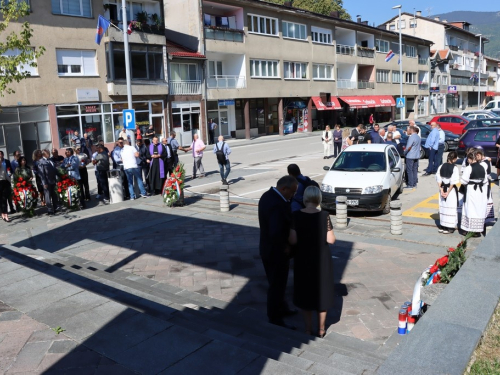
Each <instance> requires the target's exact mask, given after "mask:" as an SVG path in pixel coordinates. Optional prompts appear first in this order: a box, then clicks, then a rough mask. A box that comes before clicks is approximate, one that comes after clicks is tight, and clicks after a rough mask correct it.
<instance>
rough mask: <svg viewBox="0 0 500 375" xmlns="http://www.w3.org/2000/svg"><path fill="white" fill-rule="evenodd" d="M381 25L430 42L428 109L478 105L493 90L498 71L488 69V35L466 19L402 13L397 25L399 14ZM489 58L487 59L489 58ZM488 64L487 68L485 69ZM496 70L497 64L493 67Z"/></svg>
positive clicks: (434, 111)
mask: <svg viewBox="0 0 500 375" xmlns="http://www.w3.org/2000/svg"><path fill="white" fill-rule="evenodd" d="M382 26H384V27H386V29H387V30H391V31H398V32H399V29H400V28H401V32H402V33H403V34H406V35H413V36H417V37H420V38H424V39H427V40H431V41H432V42H433V45H432V50H431V53H432V57H431V60H432V67H431V86H430V97H431V99H430V102H431V113H432V114H434V113H444V112H446V111H450V110H457V109H464V108H466V107H477V105H478V92H479V97H480V98H479V101H480V103H484V102H485V100H486V98H487V96H488V95H489V94H491V93H492V92H494V91H495V90H494V89H493V86H496V82H497V81H498V74H495V73H496V72H495V71H493V70H491V69H493V68H494V66H493V65H495V64H494V61H492V59H491V58H488V57H486V56H484V55H483V53H484V43H485V42H487V41H488V40H487V38H485V37H481V36H480V35H477V34H476V33H473V32H471V31H470V23H468V22H465V21H448V20H441V19H440V18H439V17H434V18H427V17H423V16H422V14H421V12H420V11H417V12H416V13H415V14H411V13H405V12H404V13H402V15H401V25H400V28H399V25H398V17H393V18H391V19H390V20H389V21H387V22H385V23H384V24H383V25H382ZM488 61H490V62H488ZM486 66H489V67H490V68H489V69H490V72H487V71H486ZM496 68H497V69H496V71H498V64H497V67H496ZM490 84H491V85H490Z"/></svg>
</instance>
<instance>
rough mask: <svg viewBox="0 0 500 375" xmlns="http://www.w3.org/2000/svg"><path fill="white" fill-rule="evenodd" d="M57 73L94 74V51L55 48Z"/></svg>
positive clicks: (69, 74)
mask: <svg viewBox="0 0 500 375" xmlns="http://www.w3.org/2000/svg"><path fill="white" fill-rule="evenodd" d="M56 59H57V73H58V74H59V75H60V76H96V75H97V69H96V61H95V51H81V50H74V49H57V50H56Z"/></svg>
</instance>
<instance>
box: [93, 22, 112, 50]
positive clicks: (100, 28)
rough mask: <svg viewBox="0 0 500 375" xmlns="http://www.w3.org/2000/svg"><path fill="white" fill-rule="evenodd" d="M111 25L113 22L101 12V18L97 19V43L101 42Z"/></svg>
mask: <svg viewBox="0 0 500 375" xmlns="http://www.w3.org/2000/svg"><path fill="white" fill-rule="evenodd" d="M110 25H111V22H109V21H108V20H107V19H106V18H104V17H103V16H101V15H100V14H99V19H98V20H97V33H96V35H95V42H96V43H97V44H99V45H100V44H101V39H102V37H103V36H104V33H105V32H106V30H107V29H108V27H109V26H110Z"/></svg>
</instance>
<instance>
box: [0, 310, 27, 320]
mask: <svg viewBox="0 0 500 375" xmlns="http://www.w3.org/2000/svg"><path fill="white" fill-rule="evenodd" d="M22 315H23V313H22V312H20V311H5V312H3V313H1V314H0V322H5V321H10V320H19V319H21V317H22Z"/></svg>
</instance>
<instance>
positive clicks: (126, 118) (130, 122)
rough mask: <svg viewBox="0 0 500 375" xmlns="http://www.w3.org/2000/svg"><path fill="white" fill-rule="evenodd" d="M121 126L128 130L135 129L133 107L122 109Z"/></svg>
mask: <svg viewBox="0 0 500 375" xmlns="http://www.w3.org/2000/svg"><path fill="white" fill-rule="evenodd" d="M123 127H124V128H125V129H128V130H134V129H135V110H134V109H124V110H123Z"/></svg>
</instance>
